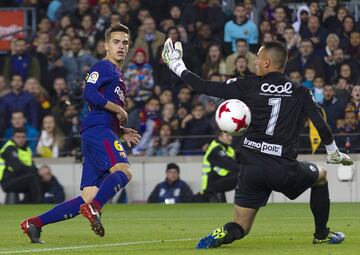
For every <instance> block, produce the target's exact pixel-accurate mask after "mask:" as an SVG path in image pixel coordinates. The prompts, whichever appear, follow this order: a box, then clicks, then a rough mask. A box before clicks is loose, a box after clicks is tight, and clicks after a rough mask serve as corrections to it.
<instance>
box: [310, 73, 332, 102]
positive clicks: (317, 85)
mask: <svg viewBox="0 0 360 255" xmlns="http://www.w3.org/2000/svg"><path fill="white" fill-rule="evenodd" d="M313 84H314V88H313V89H312V93H313V95H314V99H315V102H316V103H318V104H322V103H323V101H324V85H325V80H324V78H323V77H321V76H316V77H315V79H314V82H313ZM335 94H336V93H335Z"/></svg>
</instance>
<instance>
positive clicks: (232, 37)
mask: <svg viewBox="0 0 360 255" xmlns="http://www.w3.org/2000/svg"><path fill="white" fill-rule="evenodd" d="M240 38H243V39H246V41H247V43H248V45H249V48H250V50H251V51H254V49H255V48H256V47H257V43H258V38H259V33H258V29H257V27H256V25H255V24H254V23H253V22H252V21H250V20H249V19H248V18H247V16H246V10H245V8H244V6H243V5H242V4H237V5H236V6H235V9H234V19H233V20H231V21H228V22H227V23H226V24H225V27H224V42H225V55H226V56H227V55H230V54H231V53H234V52H236V41H237V39H240Z"/></svg>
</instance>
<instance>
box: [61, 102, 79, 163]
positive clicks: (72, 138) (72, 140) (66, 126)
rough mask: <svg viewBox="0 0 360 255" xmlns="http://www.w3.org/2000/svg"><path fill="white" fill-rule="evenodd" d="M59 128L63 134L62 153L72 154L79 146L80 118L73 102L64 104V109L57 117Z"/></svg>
mask: <svg viewBox="0 0 360 255" xmlns="http://www.w3.org/2000/svg"><path fill="white" fill-rule="evenodd" d="M57 123H58V126H59V128H61V131H62V133H63V134H65V141H64V148H63V155H65V156H68V155H71V156H74V155H75V153H76V152H77V151H78V149H79V148H80V136H79V134H80V120H79V112H78V110H77V109H76V107H75V105H74V104H71V103H69V104H65V111H64V113H63V114H62V115H61V116H60V118H59V119H57Z"/></svg>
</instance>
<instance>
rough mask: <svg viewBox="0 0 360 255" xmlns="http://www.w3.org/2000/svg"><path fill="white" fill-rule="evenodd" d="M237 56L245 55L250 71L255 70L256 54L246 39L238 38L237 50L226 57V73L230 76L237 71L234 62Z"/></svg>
mask: <svg viewBox="0 0 360 255" xmlns="http://www.w3.org/2000/svg"><path fill="white" fill-rule="evenodd" d="M237 56H244V57H245V58H246V60H247V64H248V67H249V70H250V72H252V73H254V72H255V61H256V58H257V57H256V55H255V54H254V53H252V52H250V51H249V46H248V44H247V42H246V40H245V39H238V40H237V41H236V52H235V53H233V54H231V55H230V56H228V57H227V58H226V74H227V75H228V76H231V75H234V73H235V65H234V63H235V59H236V57H237Z"/></svg>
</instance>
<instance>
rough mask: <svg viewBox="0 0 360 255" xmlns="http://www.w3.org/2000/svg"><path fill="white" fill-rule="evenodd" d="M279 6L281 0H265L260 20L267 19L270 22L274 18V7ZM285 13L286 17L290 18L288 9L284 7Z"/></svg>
mask: <svg viewBox="0 0 360 255" xmlns="http://www.w3.org/2000/svg"><path fill="white" fill-rule="evenodd" d="M278 6H281V0H267V1H266V5H265V6H264V8H263V9H262V11H261V19H262V20H268V21H270V22H273V20H274V19H275V9H276V7H278ZM284 8H285V11H286V15H287V17H288V19H289V20H290V10H289V9H288V8H287V7H285V6H284Z"/></svg>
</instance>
